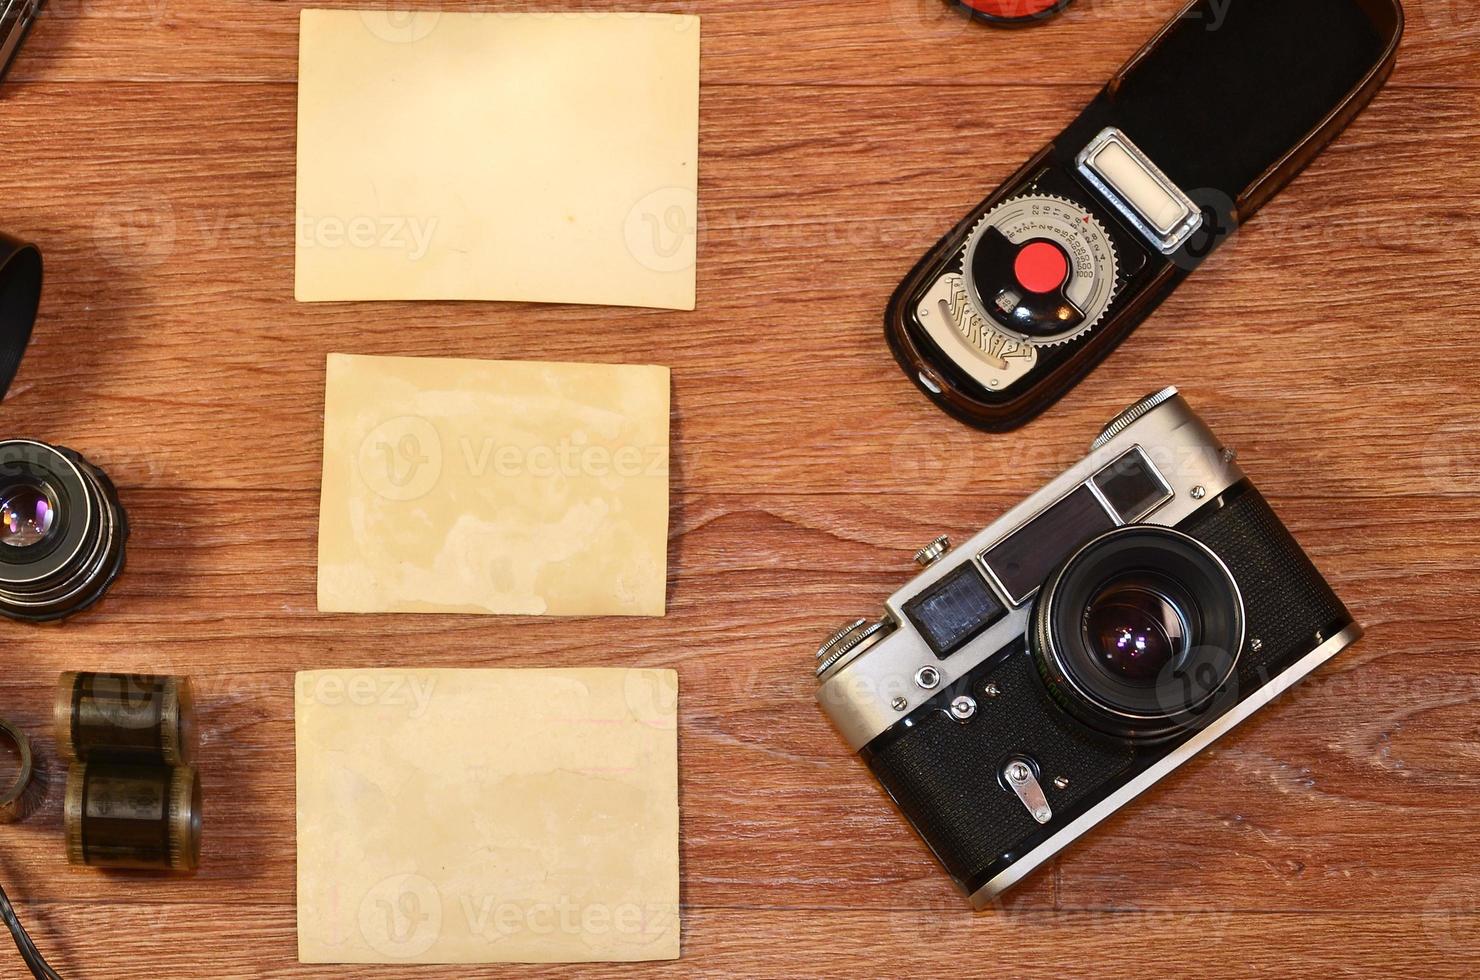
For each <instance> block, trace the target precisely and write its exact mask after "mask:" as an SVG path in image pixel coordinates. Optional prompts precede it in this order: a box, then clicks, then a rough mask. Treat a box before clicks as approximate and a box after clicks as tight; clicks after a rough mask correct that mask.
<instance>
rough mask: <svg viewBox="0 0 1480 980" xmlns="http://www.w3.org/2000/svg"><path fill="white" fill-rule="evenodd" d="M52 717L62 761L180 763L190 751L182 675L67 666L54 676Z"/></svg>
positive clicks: (191, 733) (191, 725)
mask: <svg viewBox="0 0 1480 980" xmlns="http://www.w3.org/2000/svg"><path fill="white" fill-rule="evenodd" d="M53 717H54V720H55V724H56V738H57V751H58V752H59V753H60V754H61V756H62V758H63V759H64V760H66V761H68V762H97V761H100V760H108V761H112V762H129V763H136V764H158V765H166V766H183V765H188V764H190V762H191V761H192V760H193V759H194V757H195V748H196V744H195V740H196V730H195V709H194V698H193V696H192V694H191V689H190V678H188V677H166V676H158V675H150V674H96V673H73V672H68V673H65V674H62V675H61V677H59V678H58V679H57V695H56V705H55V709H54V712H53Z"/></svg>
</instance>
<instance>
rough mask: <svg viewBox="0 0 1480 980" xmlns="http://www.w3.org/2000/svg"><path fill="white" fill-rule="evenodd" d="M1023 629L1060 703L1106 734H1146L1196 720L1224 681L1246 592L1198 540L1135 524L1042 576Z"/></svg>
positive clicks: (1239, 645)
mask: <svg viewBox="0 0 1480 980" xmlns="http://www.w3.org/2000/svg"><path fill="white" fill-rule="evenodd" d="M1031 637H1032V647H1033V654H1034V657H1035V659H1036V660H1037V663H1038V668H1039V672H1040V674H1042V676H1043V678H1044V680H1045V682H1046V683H1047V685H1048V688H1049V691H1050V693H1051V694H1052V695H1053V696H1054V698H1055V700H1057V701H1058V702H1059V703H1060V704H1061V705H1062V706H1063V707H1064V709H1065V710H1067V711H1068V712H1069V713H1070V714H1072V715H1074V716H1075V717H1076V718H1078V719H1079V720H1080V721H1082V722H1084V723H1085V724H1086V725H1089V726H1090V727H1092V728H1095V729H1097V730H1099V731H1101V732H1104V733H1106V734H1110V735H1115V736H1118V737H1122V738H1128V739H1133V740H1137V741H1154V740H1158V739H1162V738H1167V737H1170V736H1172V735H1175V734H1177V733H1178V732H1181V731H1184V730H1186V729H1188V728H1191V727H1193V726H1195V725H1196V724H1197V722H1198V720H1199V719H1200V718H1202V717H1204V716H1205V715H1206V714H1207V711H1208V710H1209V709H1210V707H1211V706H1212V705H1213V704H1215V703H1216V702H1217V696H1218V694H1219V693H1220V692H1221V691H1224V690H1226V689H1227V685H1228V682H1229V681H1230V679H1231V678H1232V677H1233V673H1234V670H1235V668H1236V667H1237V664H1238V657H1239V652H1240V651H1241V650H1242V649H1243V644H1244V604H1243V598H1242V596H1241V595H1240V593H1239V588H1238V584H1237V583H1236V582H1235V581H1234V578H1233V575H1232V574H1231V573H1230V572H1229V571H1228V568H1227V566H1225V565H1224V564H1223V562H1222V560H1221V559H1219V558H1218V556H1217V555H1215V554H1214V553H1213V552H1212V551H1211V550H1209V549H1208V548H1207V546H1205V545H1203V544H1202V543H1201V542H1199V541H1197V540H1196V539H1194V538H1190V537H1188V536H1187V535H1185V534H1182V533H1180V532H1178V531H1174V530H1171V529H1169V528H1163V527H1153V526H1149V525H1132V526H1129V527H1122V528H1118V529H1116V530H1114V531H1111V532H1109V533H1107V534H1104V535H1101V536H1100V537H1098V538H1096V539H1095V540H1093V541H1091V542H1090V543H1089V544H1087V545H1085V546H1084V547H1083V548H1081V549H1080V550H1079V551H1078V552H1076V553H1075V554H1074V555H1073V556H1072V557H1071V558H1070V559H1069V560H1068V561H1067V562H1065V563H1064V564H1063V565H1062V566H1061V567H1060V568H1059V569H1058V571H1056V572H1055V573H1054V574H1053V575H1051V576H1050V577H1049V579H1048V581H1047V582H1046V583H1045V584H1044V586H1043V589H1042V590H1041V591H1040V592H1039V597H1038V602H1037V605H1036V606H1035V608H1034V610H1033V626H1032V633H1031Z"/></svg>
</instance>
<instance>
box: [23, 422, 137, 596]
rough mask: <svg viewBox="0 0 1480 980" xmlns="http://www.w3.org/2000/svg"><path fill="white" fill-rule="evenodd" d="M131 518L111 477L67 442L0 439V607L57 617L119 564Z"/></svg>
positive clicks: (100, 589) (105, 581)
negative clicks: (121, 503)
mask: <svg viewBox="0 0 1480 980" xmlns="http://www.w3.org/2000/svg"><path fill="white" fill-rule="evenodd" d="M127 537H128V521H127V518H126V517H125V515H124V512H123V508H122V506H121V505H120V504H119V502H118V493H117V491H115V490H114V489H113V484H112V482H110V481H109V479H108V477H107V476H106V475H105V474H104V473H103V471H102V470H99V469H98V468H97V467H95V466H93V465H92V464H91V463H89V462H88V461H87V460H85V459H83V458H82V456H80V455H78V454H77V453H75V452H73V451H72V450H70V449H65V448H62V447H58V446H49V445H47V444H46V443H44V442H34V441H32V440H29V439H9V440H4V441H0V615H5V616H9V617H10V618H12V619H23V620H32V621H41V620H49V619H61V618H62V617H64V616H69V615H71V614H72V613H74V612H78V611H80V610H82V609H85V608H87V607H88V606H90V605H92V604H93V603H94V602H96V601H97V600H98V599H99V598H100V597H101V596H102V595H103V593H104V592H106V591H107V589H108V586H110V585H111V584H113V580H114V579H115V578H117V577H118V573H119V571H120V570H121V569H122V568H123V556H124V541H125V539H126V538H127Z"/></svg>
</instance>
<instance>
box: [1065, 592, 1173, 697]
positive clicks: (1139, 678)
mask: <svg viewBox="0 0 1480 980" xmlns="http://www.w3.org/2000/svg"><path fill="white" fill-rule="evenodd" d="M1168 586H1169V583H1163V582H1160V581H1158V580H1157V578H1156V577H1155V576H1152V575H1147V574H1144V573H1140V572H1132V573H1130V574H1129V575H1123V576H1120V577H1119V578H1116V579H1114V580H1113V581H1111V582H1110V584H1108V585H1106V586H1104V587H1103V588H1102V589H1100V591H1099V592H1098V593H1097V594H1096V595H1095V596H1094V598H1092V599H1090V601H1089V606H1088V607H1087V608H1086V609H1085V611H1084V639H1085V642H1086V643H1087V644H1088V646H1089V650H1090V652H1091V653H1092V654H1093V655H1094V656H1095V658H1096V659H1097V660H1098V661H1099V663H1100V666H1101V667H1103V668H1104V669H1106V670H1108V671H1110V672H1111V673H1112V674H1114V675H1116V676H1118V677H1123V678H1125V679H1126V680H1127V681H1130V682H1131V683H1138V684H1145V683H1151V682H1154V681H1155V680H1156V678H1158V677H1160V676H1161V675H1162V673H1163V672H1165V671H1166V669H1167V668H1168V667H1170V666H1171V665H1172V664H1174V663H1175V662H1176V661H1178V660H1179V659H1181V658H1182V657H1184V656H1186V655H1187V651H1188V650H1189V649H1190V648H1191V646H1192V642H1191V630H1190V628H1189V626H1188V623H1187V613H1186V612H1185V611H1184V610H1185V607H1184V606H1183V605H1181V604H1179V603H1178V601H1177V600H1176V599H1173V598H1172V597H1171V596H1170V595H1169V594H1168V593H1169V592H1172V591H1175V589H1174V588H1169V587H1168Z"/></svg>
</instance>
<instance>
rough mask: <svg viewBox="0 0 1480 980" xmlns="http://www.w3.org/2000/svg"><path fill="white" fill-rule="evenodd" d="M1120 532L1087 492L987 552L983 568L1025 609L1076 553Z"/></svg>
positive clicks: (1060, 504)
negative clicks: (1049, 578) (1100, 538)
mask: <svg viewBox="0 0 1480 980" xmlns="http://www.w3.org/2000/svg"><path fill="white" fill-rule="evenodd" d="M1115 527H1116V522H1115V520H1114V519H1113V518H1112V517H1111V516H1110V515H1109V514H1108V513H1107V512H1106V511H1105V506H1104V505H1103V504H1101V503H1100V501H1099V499H1098V498H1097V497H1095V495H1094V491H1092V490H1090V488H1089V487H1088V486H1082V487H1080V488H1079V489H1078V490H1075V491H1074V492H1072V493H1070V494H1069V495H1068V496H1066V497H1065V498H1064V499H1063V500H1060V501H1059V502H1058V503H1056V504H1054V505H1053V506H1052V507H1050V508H1048V509H1047V510H1045V511H1044V512H1043V513H1041V514H1039V515H1038V516H1037V517H1035V518H1033V519H1032V520H1031V521H1029V522H1028V523H1026V524H1024V525H1023V526H1022V527H1020V528H1018V529H1017V530H1016V531H1014V532H1012V534H1010V535H1008V536H1007V537H1006V538H1003V539H1002V541H1000V542H999V543H998V544H996V545H995V546H993V547H992V548H991V549H989V550H988V551H986V552H985V553H984V554H983V555H982V564H983V565H985V566H986V567H987V570H988V571H989V572H991V573H992V575H994V576H995V577H996V579H997V582H998V584H1000V585H1001V586H1002V591H1004V592H1006V593H1007V598H1008V599H1010V600H1012V604H1013V605H1015V606H1020V605H1022V604H1023V603H1024V602H1026V601H1027V600H1028V599H1029V597H1031V596H1032V595H1033V593H1034V592H1036V591H1038V587H1039V586H1040V585H1042V584H1043V580H1044V579H1046V578H1048V573H1049V572H1051V571H1053V570H1054V569H1055V568H1057V567H1058V566H1059V564H1060V563H1061V562H1062V561H1063V560H1064V559H1066V558H1068V557H1069V555H1070V554H1071V553H1072V552H1073V551H1074V550H1075V549H1077V548H1078V547H1079V546H1080V545H1082V544H1086V543H1088V542H1089V541H1090V540H1091V539H1093V538H1096V537H1099V536H1100V535H1101V534H1104V533H1105V532H1106V531H1110V530H1113V529H1114V528H1115Z"/></svg>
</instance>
